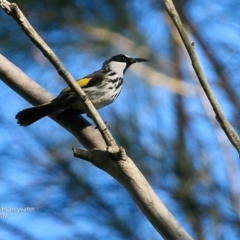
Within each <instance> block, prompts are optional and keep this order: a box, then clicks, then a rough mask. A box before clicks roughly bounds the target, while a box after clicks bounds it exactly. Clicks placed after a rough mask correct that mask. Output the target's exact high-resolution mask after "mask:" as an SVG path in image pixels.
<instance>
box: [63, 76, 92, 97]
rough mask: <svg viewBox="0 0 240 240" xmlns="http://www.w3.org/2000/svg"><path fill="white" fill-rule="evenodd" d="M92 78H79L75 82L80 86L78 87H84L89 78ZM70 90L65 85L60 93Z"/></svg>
mask: <svg viewBox="0 0 240 240" xmlns="http://www.w3.org/2000/svg"><path fill="white" fill-rule="evenodd" d="M91 79H92V78H90V77H89V78H82V79H79V80H77V84H78V85H79V86H80V87H85V86H87V85H88V83H89V81H90V80H91ZM69 91H71V89H70V87H66V88H64V89H63V90H62V92H61V93H66V92H69Z"/></svg>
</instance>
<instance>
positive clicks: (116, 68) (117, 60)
mask: <svg viewBox="0 0 240 240" xmlns="http://www.w3.org/2000/svg"><path fill="white" fill-rule="evenodd" d="M145 61H148V60H147V59H144V58H132V57H129V56H127V55H124V54H118V55H116V56H113V57H111V58H109V59H108V60H106V61H105V62H104V63H103V67H102V69H105V70H111V71H113V72H116V73H117V74H118V75H120V76H123V74H124V73H125V71H126V70H127V69H128V68H129V67H130V66H131V65H132V64H134V63H138V62H145Z"/></svg>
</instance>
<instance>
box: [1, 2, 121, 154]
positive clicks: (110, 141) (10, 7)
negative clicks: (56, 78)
mask: <svg viewBox="0 0 240 240" xmlns="http://www.w3.org/2000/svg"><path fill="white" fill-rule="evenodd" d="M0 6H1V7H2V8H3V10H5V11H6V12H7V14H9V15H11V16H12V17H13V18H14V19H15V20H16V22H17V23H18V24H19V25H20V27H21V28H22V30H23V31H24V32H25V34H26V35H27V36H28V37H29V38H30V40H31V41H32V42H33V43H34V44H35V45H36V46H37V47H38V48H39V49H40V50H41V51H42V53H43V54H44V56H45V57H46V58H47V59H48V60H49V61H50V62H51V63H52V64H53V66H54V67H55V68H56V70H57V71H58V73H59V75H60V76H61V77H62V78H63V79H64V80H65V81H66V82H67V83H68V85H69V86H70V87H71V89H72V90H73V91H74V92H75V93H76V94H77V96H78V97H79V99H80V101H82V102H83V104H84V106H85V108H86V110H87V112H88V113H89V115H90V116H91V117H92V119H93V120H94V122H95V124H96V125H97V127H98V129H99V131H100V132H101V134H102V136H103V138H104V140H105V141H106V144H107V145H108V146H111V147H112V148H113V149H114V151H115V152H118V151H119V149H118V146H117V144H116V142H115V140H114V138H113V137H112V134H111V133H110V131H109V129H108V127H107V126H106V124H105V123H104V121H103V120H102V118H101V117H100V115H99V114H98V112H97V110H96V109H95V107H94V106H93V104H92V102H91V101H90V99H89V98H88V96H87V95H86V94H85V93H84V91H83V90H82V89H81V87H80V86H79V85H78V84H77V82H76V81H75V79H74V78H73V76H72V75H71V74H70V73H69V72H68V71H67V69H66V68H65V66H64V65H63V63H62V62H61V61H60V59H59V58H58V57H57V56H56V55H55V53H54V52H53V51H52V49H51V48H50V47H49V46H48V45H47V44H46V43H45V42H44V41H43V39H42V38H41V37H40V36H39V35H38V33H37V32H36V31H35V30H34V28H33V27H32V26H31V24H30V23H29V22H28V20H27V18H26V17H25V16H24V14H23V13H22V12H21V10H20V9H19V8H18V6H17V4H16V3H11V4H10V3H9V2H7V1H0Z"/></svg>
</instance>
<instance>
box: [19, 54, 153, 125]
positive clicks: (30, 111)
mask: <svg viewBox="0 0 240 240" xmlns="http://www.w3.org/2000/svg"><path fill="white" fill-rule="evenodd" d="M144 61H148V60H147V59H144V58H132V57H129V56H127V55H123V54H119V55H116V56H113V57H111V58H110V59H108V60H106V61H105V62H104V63H103V66H102V68H101V69H100V70H98V71H96V72H93V73H91V74H89V75H87V76H85V77H84V78H81V79H79V80H77V83H78V84H79V86H80V87H81V88H82V89H83V91H84V92H85V93H86V95H87V96H88V97H89V98H90V100H91V101H92V103H93V105H94V106H95V108H96V109H99V108H102V107H105V106H107V105H109V104H110V103H112V102H113V101H115V100H116V98H117V97H118V95H119V94H120V92H121V89H122V85H123V76H124V73H125V72H126V70H127V69H128V68H129V67H130V66H131V65H132V64H134V63H138V62H144ZM60 109H63V110H66V111H69V112H71V113H75V114H83V113H85V112H86V111H85V109H84V106H83V104H82V102H81V101H80V100H79V98H78V97H77V96H76V94H75V92H73V91H72V90H71V89H70V87H66V88H65V89H63V90H62V92H61V93H60V94H59V95H58V96H57V97H56V98H54V99H53V100H52V101H50V102H47V103H44V104H42V105H39V106H35V107H31V108H27V109H24V110H22V111H20V112H19V113H18V114H17V115H16V119H17V121H18V124H20V125H21V126H28V125H30V124H32V123H34V122H36V121H38V120H39V119H41V118H43V117H45V116H47V115H49V114H51V113H53V112H55V111H57V110H60Z"/></svg>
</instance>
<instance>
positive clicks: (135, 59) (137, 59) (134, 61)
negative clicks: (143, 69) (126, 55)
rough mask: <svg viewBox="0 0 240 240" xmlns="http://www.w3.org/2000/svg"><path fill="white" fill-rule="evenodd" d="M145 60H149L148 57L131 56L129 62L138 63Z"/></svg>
mask: <svg viewBox="0 0 240 240" xmlns="http://www.w3.org/2000/svg"><path fill="white" fill-rule="evenodd" d="M146 61H149V60H148V59H145V58H132V59H131V64H133V63H139V62H146Z"/></svg>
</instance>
